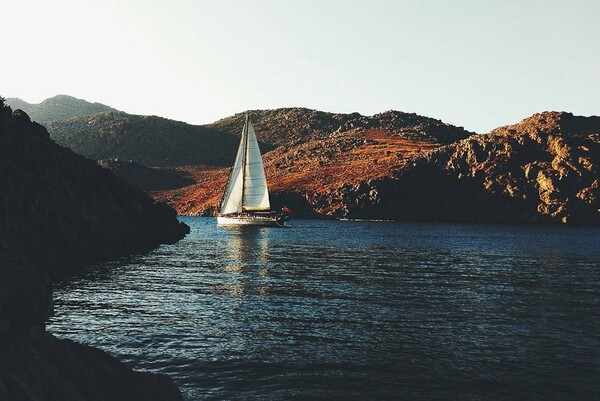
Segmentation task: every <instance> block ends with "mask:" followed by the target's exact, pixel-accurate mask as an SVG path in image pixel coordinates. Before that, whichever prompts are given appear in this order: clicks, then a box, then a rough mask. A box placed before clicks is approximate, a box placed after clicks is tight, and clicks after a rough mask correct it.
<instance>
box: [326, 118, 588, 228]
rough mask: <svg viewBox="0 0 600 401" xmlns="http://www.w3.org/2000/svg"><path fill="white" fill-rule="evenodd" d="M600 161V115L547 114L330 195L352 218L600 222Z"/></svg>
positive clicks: (342, 212)
mask: <svg viewBox="0 0 600 401" xmlns="http://www.w3.org/2000/svg"><path fill="white" fill-rule="evenodd" d="M599 162H600V117H579V116H573V115H572V114H570V113H559V112H546V113H541V114H536V115H534V116H532V117H530V118H527V119H525V120H523V121H521V122H520V123H518V124H515V125H511V126H506V127H501V128H498V129H496V130H494V131H492V132H490V133H489V134H487V135H475V136H472V137H470V138H468V139H465V140H462V141H459V142H457V143H454V144H451V145H448V146H444V147H442V148H440V149H437V150H434V151H431V152H427V153H426V154H424V155H421V156H418V157H416V158H414V159H413V160H412V161H411V163H409V164H407V166H406V168H404V169H401V170H398V171H397V172H396V174H395V177H393V178H388V179H383V180H371V181H367V182H363V183H361V184H359V185H354V186H342V187H340V188H338V190H337V191H334V193H333V194H332V196H331V198H332V199H339V202H338V203H339V206H338V207H337V208H336V210H335V211H334V215H336V216H339V217H348V218H365V217H368V218H394V219H411V220H414V219H417V220H443V221H474V222H531V223H560V222H562V223H578V224H599V223H600V212H599V208H600V203H599V187H600V185H599V181H598V180H599V177H600V174H599V173H600V171H599V168H598V163H599Z"/></svg>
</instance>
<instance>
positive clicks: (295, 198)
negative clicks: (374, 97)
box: [153, 109, 470, 216]
mask: <svg viewBox="0 0 600 401" xmlns="http://www.w3.org/2000/svg"><path fill="white" fill-rule="evenodd" d="M285 110H287V109H285ZM298 110H300V111H303V112H307V113H309V115H315V116H317V117H318V116H321V115H325V117H326V118H325V122H324V123H320V124H317V122H316V121H317V120H314V119H311V118H309V119H308V120H309V121H312V123H310V124H308V125H307V126H306V127H305V128H303V129H305V130H306V132H304V133H303V134H302V135H304V136H303V137H301V136H300V135H301V134H299V133H298V132H299V131H298V130H297V131H292V133H291V134H289V136H288V135H284V134H281V133H280V132H283V128H281V127H283V125H282V124H283V123H282V121H284V120H286V118H285V117H284V116H285V115H286V114H282V113H270V114H269V113H267V112H264V113H263V114H261V113H257V112H252V116H253V117H252V118H253V120H254V119H256V124H254V125H255V129H256V131H257V133H258V137H259V138H260V139H261V140H262V141H264V142H267V143H273V144H277V143H283V145H280V146H278V147H277V148H276V149H275V150H273V151H271V152H268V153H266V154H265V155H264V163H265V170H266V174H267V179H268V180H269V187H270V190H271V194H272V197H271V198H272V202H273V204H274V205H275V206H276V207H278V206H281V205H283V204H287V205H289V206H292V207H293V208H294V209H295V210H296V212H297V213H298V214H300V215H304V216H313V215H315V214H317V215H328V214H330V212H331V211H330V210H325V209H315V208H314V207H313V206H311V204H313V202H314V201H315V199H320V198H322V197H324V196H327V194H328V193H330V192H331V191H333V190H334V189H336V188H338V187H340V186H341V185H355V184H357V183H359V182H362V181H364V180H365V179H377V178H383V177H391V176H392V172H393V171H395V170H398V169H401V168H402V167H403V166H404V164H405V163H406V161H407V160H409V159H410V158H411V157H412V156H414V155H416V154H418V153H419V152H423V151H426V150H430V149H434V148H437V147H439V146H441V145H442V144H444V143H449V142H453V141H455V140H457V139H461V138H465V137H467V136H468V135H469V134H470V133H469V132H467V131H465V130H464V129H462V128H457V127H453V126H450V125H447V124H444V123H442V122H441V121H439V120H434V119H430V118H425V117H420V116H417V115H414V114H406V113H400V112H395V111H390V112H386V113H381V114H377V115H375V116H373V117H364V116H360V115H358V114H355V115H347V117H348V118H346V120H345V122H343V124H342V125H337V124H338V123H339V122H341V120H340V121H338V120H337V119H338V118H340V117H339V115H331V114H329V113H322V112H314V111H310V110H309V111H306V110H305V109H290V111H288V113H289V115H290V116H291V117H290V119H292V120H293V118H294V117H295V116H296V115H297V112H298ZM312 113H314V114H312ZM242 117H243V115H242V114H240V115H237V116H234V117H232V118H231V119H230V120H228V121H233V120H236V124H240V127H241V124H243V120H242ZM315 118H316V117H315ZM237 120H239V121H237ZM223 121H225V120H221V121H220V122H217V123H215V125H221V126H224V125H223V124H224V123H223ZM331 121H336V123H335V124H332V123H331ZM330 123H331V124H330ZM228 124H229V123H228ZM231 124H233V123H231ZM240 127H238V128H240ZM261 127H263V128H264V130H263V131H261ZM333 127H335V130H334V131H330V132H326V131H325V130H326V129H331V128H333ZM276 128H280V130H279V131H278V130H277V129H276ZM228 129H233V128H232V126H229V128H228ZM240 130H241V128H240ZM265 132H266V133H265ZM286 138H287V139H288V140H291V143H285V142H284V139H286ZM180 170H181V171H184V172H185V173H186V174H188V175H189V176H191V177H193V179H195V180H196V183H195V184H194V185H191V186H188V187H185V188H180V189H176V190H171V191H157V192H154V194H153V195H154V197H155V199H158V200H162V201H166V202H168V203H169V204H171V205H172V206H173V207H175V208H176V209H177V211H178V212H179V213H180V214H192V215H198V214H202V215H210V214H214V212H215V211H216V207H217V205H218V204H219V201H220V198H221V194H222V192H223V188H224V186H225V183H226V181H227V176H228V172H229V169H227V168H212V167H202V166H200V167H198V166H196V167H193V166H189V167H186V168H182V169H180Z"/></svg>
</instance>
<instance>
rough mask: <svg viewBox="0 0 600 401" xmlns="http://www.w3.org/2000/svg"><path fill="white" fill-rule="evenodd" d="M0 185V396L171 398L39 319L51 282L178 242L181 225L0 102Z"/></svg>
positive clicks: (163, 384)
mask: <svg viewBox="0 0 600 401" xmlns="http://www.w3.org/2000/svg"><path fill="white" fill-rule="evenodd" d="M0 100H2V99H0ZM0 182H2V185H1V186H0V399H2V400H4V399H6V400H82V399H85V400H106V399H123V400H125V399H127V400H130V399H131V400H180V399H181V395H180V394H179V391H178V390H177V388H176V387H175V386H174V385H173V384H172V382H171V381H170V380H169V379H168V378H166V377H163V376H156V375H150V374H140V373H135V372H133V371H131V369H129V368H127V367H125V366H123V365H121V364H120V363H119V362H118V361H117V360H115V359H114V358H112V357H110V356H109V355H108V354H105V353H104V352H102V351H99V350H95V349H92V348H89V347H84V346H80V345H77V344H74V343H72V342H69V341H62V340H58V339H56V338H54V337H53V336H51V335H50V334H48V333H46V332H44V322H45V321H46V319H47V318H48V317H49V316H50V314H51V313H52V289H51V284H50V278H58V277H63V276H65V275H67V274H71V273H74V272H77V271H80V270H81V269H82V266H83V265H84V264H87V263H92V262H96V261H100V260H105V259H109V258H115V257H117V256H120V255H125V254H129V253H133V252H140V251H143V250H148V249H150V248H152V247H155V246H157V245H158V244H160V243H165V242H174V241H177V240H178V239H180V238H182V237H183V236H184V235H185V233H186V232H187V231H188V230H189V228H188V227H187V226H185V225H184V224H180V223H179V222H178V221H177V219H176V214H175V212H174V211H173V210H172V209H170V208H169V207H168V206H166V205H157V204H154V202H153V201H152V199H150V198H149V197H148V196H146V195H145V194H144V193H143V192H142V191H141V190H139V189H136V188H134V187H132V186H131V185H129V184H126V183H124V182H122V181H121V180H120V179H118V178H116V177H115V176H113V175H112V174H111V173H110V172H108V171H106V170H105V169H102V168H101V167H99V166H97V165H96V163H95V162H93V161H90V160H87V159H84V158H83V157H81V156H77V155H76V154H74V153H73V152H72V151H71V150H68V149H66V148H62V147H60V146H58V145H56V144H55V143H54V142H52V141H51V140H50V139H49V135H48V132H47V131H46V130H45V129H44V128H43V127H42V126H40V125H38V124H36V123H33V122H31V121H30V119H29V117H28V116H27V114H25V113H24V112H22V111H20V110H16V111H15V112H14V113H13V112H12V110H11V109H10V108H8V107H4V104H3V102H1V101H0ZM49 277H50V278H49Z"/></svg>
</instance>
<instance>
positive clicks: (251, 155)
mask: <svg viewBox="0 0 600 401" xmlns="http://www.w3.org/2000/svg"><path fill="white" fill-rule="evenodd" d="M246 132H247V137H246V138H247V139H246V162H245V167H246V169H245V173H244V191H243V193H244V196H243V199H242V207H243V209H244V210H247V211H258V210H270V209H271V205H270V203H269V189H268V188H267V177H266V176H265V168H264V166H263V162H262V156H261V155H260V149H259V147H258V141H257V140H256V134H255V133H254V127H252V123H251V122H250V121H248V126H247V131H246Z"/></svg>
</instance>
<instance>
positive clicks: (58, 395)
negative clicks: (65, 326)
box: [0, 330, 183, 401]
mask: <svg viewBox="0 0 600 401" xmlns="http://www.w3.org/2000/svg"><path fill="white" fill-rule="evenodd" d="M182 399H183V398H182V396H181V393H180V392H179V390H178V389H177V387H175V386H174V385H173V382H172V381H171V380H170V379H169V378H168V377H167V376H164V375H157V374H150V373H141V372H134V371H133V370H131V369H130V368H128V367H127V366H125V365H123V364H122V363H121V362H119V361H118V360H116V359H115V358H113V357H112V356H110V355H108V354H107V353H105V352H103V351H100V350H98V349H95V348H92V347H87V346H84V345H80V344H77V343H75V342H73V341H70V340H60V339H57V338H56V337H54V336H53V335H51V334H49V333H46V332H44V331H43V330H39V331H36V330H31V331H30V332H29V333H27V334H25V335H22V336H20V337H13V338H10V339H8V340H6V341H3V342H2V343H1V344H0V400H31V401H33V400H57V401H59V400H60V401H71V400H72V401H82V400H85V401H96V400H97V401H104V400H111V401H118V400H123V401H135V400H140V401H171V400H182Z"/></svg>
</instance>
